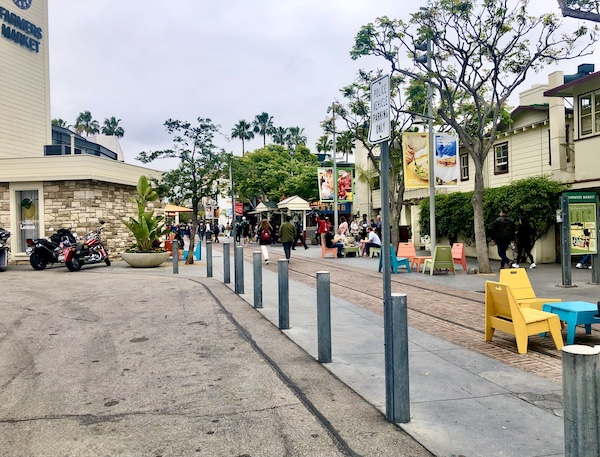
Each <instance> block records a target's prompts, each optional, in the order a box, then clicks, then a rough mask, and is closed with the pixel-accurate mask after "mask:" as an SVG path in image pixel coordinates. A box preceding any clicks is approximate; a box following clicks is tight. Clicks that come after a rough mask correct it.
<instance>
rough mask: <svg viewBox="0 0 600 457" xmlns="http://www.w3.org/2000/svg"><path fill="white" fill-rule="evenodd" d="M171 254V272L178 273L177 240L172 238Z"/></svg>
mask: <svg viewBox="0 0 600 457" xmlns="http://www.w3.org/2000/svg"><path fill="white" fill-rule="evenodd" d="M171 251H172V254H173V274H174V275H176V274H179V242H178V241H177V240H173V245H172V249H171Z"/></svg>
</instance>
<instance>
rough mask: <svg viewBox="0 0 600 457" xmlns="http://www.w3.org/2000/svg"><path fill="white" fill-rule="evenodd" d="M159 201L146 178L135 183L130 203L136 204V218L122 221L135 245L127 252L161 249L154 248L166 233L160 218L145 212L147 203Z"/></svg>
mask: <svg viewBox="0 0 600 457" xmlns="http://www.w3.org/2000/svg"><path fill="white" fill-rule="evenodd" d="M158 199H159V196H158V194H157V192H156V191H155V190H154V188H153V187H152V186H151V185H150V183H149V182H148V178H147V177H146V176H143V175H142V176H140V178H139V179H138V183H137V196H136V197H133V198H132V199H131V201H133V202H134V203H136V204H137V209H138V217H137V219H134V218H133V217H130V218H129V220H123V221H122V222H123V224H125V226H126V227H127V228H128V229H129V230H130V231H131V233H132V234H133V236H134V237H135V240H136V244H135V245H134V246H133V247H132V248H131V249H129V250H128V251H127V252H156V251H162V250H163V249H158V248H155V247H154V245H155V242H156V241H157V240H158V239H159V237H160V236H161V235H163V234H164V233H166V230H165V227H164V221H163V217H162V216H154V211H146V207H147V205H148V202H154V201H156V200H158Z"/></svg>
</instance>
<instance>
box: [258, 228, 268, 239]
mask: <svg viewBox="0 0 600 457" xmlns="http://www.w3.org/2000/svg"><path fill="white" fill-rule="evenodd" d="M260 241H271V232H270V230H269V229H268V228H264V229H262V231H261V232H260Z"/></svg>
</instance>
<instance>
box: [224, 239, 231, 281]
mask: <svg viewBox="0 0 600 457" xmlns="http://www.w3.org/2000/svg"><path fill="white" fill-rule="evenodd" d="M230 264H231V259H230V258H229V241H226V242H224V243H223V284H229V283H230V282H231V265H230Z"/></svg>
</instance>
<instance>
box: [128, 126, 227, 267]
mask: <svg viewBox="0 0 600 457" xmlns="http://www.w3.org/2000/svg"><path fill="white" fill-rule="evenodd" d="M197 122H198V124H197V125H196V126H193V125H192V124H191V123H190V122H186V121H178V120H172V119H169V120H167V121H166V122H165V123H164V126H165V128H166V130H167V132H168V133H169V135H173V148H172V149H165V150H162V151H151V152H140V154H138V156H137V157H136V159H137V160H139V161H141V162H143V163H150V162H152V161H154V160H156V159H168V158H170V159H173V158H175V159H179V166H178V167H177V168H175V169H173V170H170V171H167V172H165V173H164V174H163V179H162V182H161V185H160V187H159V189H158V191H159V193H161V194H163V195H165V196H167V197H169V198H171V199H173V200H175V201H180V202H182V201H191V202H192V230H193V232H192V233H196V230H197V228H198V212H199V210H200V201H201V199H202V197H204V196H209V195H214V194H215V193H216V190H217V186H218V180H219V178H221V177H222V176H223V171H224V169H225V167H226V166H227V164H228V160H229V157H228V155H227V154H226V153H225V151H223V149H219V148H217V146H215V145H214V144H213V138H214V135H215V133H216V132H218V131H219V126H218V125H215V124H213V123H212V121H211V120H210V119H205V118H201V117H199V118H198V119H197ZM194 245H195V240H194V237H193V236H191V237H190V252H193V251H194V247H195V246H194ZM186 263H187V264H192V263H194V256H192V255H190V256H188V258H187V260H186Z"/></svg>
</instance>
